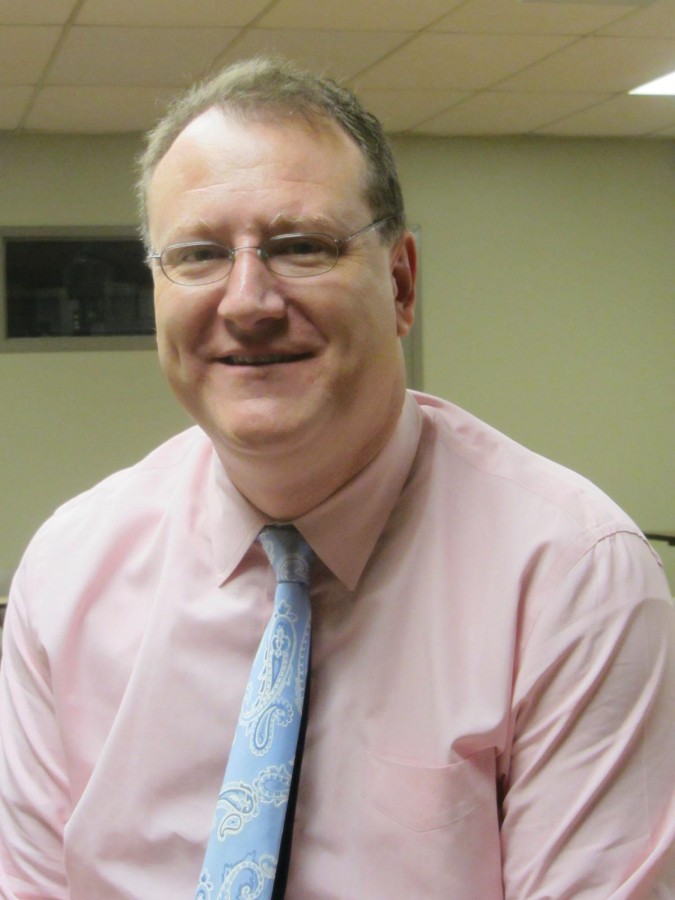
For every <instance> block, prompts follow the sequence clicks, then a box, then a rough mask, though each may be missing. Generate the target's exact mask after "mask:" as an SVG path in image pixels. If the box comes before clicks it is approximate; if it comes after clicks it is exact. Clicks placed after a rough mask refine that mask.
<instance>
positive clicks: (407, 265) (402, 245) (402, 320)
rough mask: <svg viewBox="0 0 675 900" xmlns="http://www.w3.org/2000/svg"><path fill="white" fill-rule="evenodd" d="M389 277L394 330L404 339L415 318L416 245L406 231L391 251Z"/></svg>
mask: <svg viewBox="0 0 675 900" xmlns="http://www.w3.org/2000/svg"><path fill="white" fill-rule="evenodd" d="M391 277H392V284H393V287H394V303H395V304H396V330H397V333H398V336H399V337H405V336H406V334H408V332H409V331H410V329H411V327H412V323H413V320H414V318H415V300H416V295H415V279H416V277H417V245H416V243H415V238H414V237H413V236H412V234H411V233H410V232H409V231H406V232H405V233H404V234H403V236H402V237H401V238H400V239H399V240H398V242H397V243H396V245H395V246H394V247H393V249H392V254H391Z"/></svg>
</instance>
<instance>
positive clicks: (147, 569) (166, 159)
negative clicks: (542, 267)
mask: <svg viewBox="0 0 675 900" xmlns="http://www.w3.org/2000/svg"><path fill="white" fill-rule="evenodd" d="M141 193H142V195H143V199H144V203H145V204H146V210H147V241H148V245H149V249H150V254H149V255H150V260H151V263H152V267H153V274H154V279H155V288H156V316H157V335H158V346H159V354H160V360H161V364H162V367H163V370H164V372H165V373H166V376H167V378H168V380H169V383H170V384H171V386H172V388H173V390H174V391H175V393H176V395H177V396H178V398H179V400H180V401H181V403H183V404H184V406H185V407H186V408H187V409H188V411H189V412H190V413H191V415H192V416H193V417H194V419H195V421H196V422H197V424H198V427H197V428H194V429H192V430H190V431H188V432H186V433H184V434H182V435H179V436H178V437H176V438H174V439H173V440H171V441H169V442H168V443H167V444H165V445H164V446H162V447H160V448H159V449H157V450H156V451H154V452H153V453H151V454H150V456H149V457H148V458H147V459H146V460H144V461H143V462H141V463H140V464H138V465H137V466H135V467H133V468H131V469H129V470H126V471H124V472H122V473H118V474H117V475H114V476H112V477H111V478H109V479H107V480H106V481H104V482H103V483H102V484H100V485H98V486H97V487H95V488H94V489H93V490H91V491H89V492H88V493H86V494H84V495H83V496H81V497H79V498H76V499H75V500H73V501H71V502H70V503H69V504H66V505H65V506H64V507H63V508H62V509H60V510H59V511H58V512H57V513H56V514H55V516H54V517H53V518H52V519H51V520H50V521H49V522H48V523H46V525H45V526H43V528H42V529H41V530H40V531H39V532H38V534H37V536H36V537H35V539H34V540H33V542H32V544H31V547H30V548H29V549H28V551H27V554H26V556H25V558H24V560H23V562H22V565H21V567H20V570H19V572H18V573H17V576H16V579H15V582H14V586H13V589H12V595H11V599H10V611H9V616H8V622H7V631H8V635H7V638H6V642H5V658H4V661H3V672H2V679H3V680H2V690H1V695H0V702H1V705H0V716H1V719H0V727H1V729H2V743H3V751H2V754H1V757H0V791H1V793H2V806H1V808H0V834H1V836H2V839H1V841H0V847H1V851H2V853H1V857H0V859H1V860H2V866H3V870H4V877H5V879H6V881H7V884H8V885H9V886H8V887H7V888H5V893H6V895H7V896H9V897H50V898H67V897H70V898H75V900H84V898H87V900H89V898H94V897H96V898H99V897H100V898H105V900H113V898H135V900H154V898H163V900H164V898H174V897H175V898H183V897H190V896H193V895H194V892H195V889H196V887H197V882H198V878H199V873H200V870H201V869H200V867H201V865H202V859H203V856H204V850H205V847H206V845H207V842H208V840H209V830H210V828H211V823H212V820H213V812H214V807H215V803H216V799H217V797H218V794H219V790H220V787H221V782H222V778H223V770H224V768H225V764H226V762H227V760H228V756H229V754H230V747H231V744H232V737H233V734H234V732H235V728H236V727H237V718H238V713H239V709H240V706H241V702H242V696H243V695H244V693H245V690H246V683H247V679H248V675H249V670H250V669H251V665H252V662H253V658H254V656H255V654H256V648H257V646H258V643H259V642H260V640H261V635H262V633H263V630H264V628H265V624H266V622H267V620H268V619H269V617H270V614H271V611H272V603H273V600H272V597H273V594H274V578H273V576H272V573H271V569H270V566H269V563H268V560H267V558H266V556H265V553H264V551H263V549H262V547H261V545H260V543H259V542H258V541H256V537H257V535H258V534H259V533H260V531H261V529H263V527H265V526H267V525H269V524H270V523H280V522H281V523H288V522H292V523H293V524H294V525H295V527H296V528H297V530H298V531H299V532H300V533H301V534H302V536H303V537H304V538H305V539H306V541H307V542H308V543H309V545H310V546H311V548H312V550H313V552H314V565H313V570H312V576H311V583H310V595H311V615H312V663H311V704H310V713H309V718H308V723H307V733H306V740H305V749H304V757H303V760H302V770H301V771H302V774H301V777H300V785H299V793H298V798H297V808H296V815H295V825H294V838H293V848H292V855H291V858H290V870H289V873H288V888H287V893H286V896H287V897H289V898H292V900H319V898H321V900H329V898H334V900H338V898H339V900H355V898H359V900H361V898H363V900H409V898H411V897H419V898H425V900H434V898H438V900H440V898H444V900H447V898H453V900H493V898H494V900H497V898H502V897H507V898H512V900H514V898H517V900H525V898H532V900H534V898H556V900H560V898H565V897H569V898H572V897H574V898H582V897H583V898H592V900H607V898H610V897H611V898H624V900H627V898H633V900H637V898H648V897H654V898H657V897H658V898H665V897H675V861H674V849H673V848H674V843H675V805H674V804H673V785H674V781H675V777H674V776H675V754H673V736H674V729H675V724H674V723H675V716H674V713H675V665H674V661H675V657H674V652H673V651H674V647H675V641H674V639H673V612H672V608H671V606H670V602H669V596H668V590H667V586H666V583H665V580H664V578H663V575H662V572H661V570H660V567H659V563H658V560H657V558H656V556H655V555H654V554H653V552H652V550H651V549H650V547H649V545H648V543H647V542H646V541H645V540H644V538H643V537H642V535H641V534H640V532H639V531H638V529H637V528H636V527H635V525H634V524H633V523H632V522H631V521H630V520H629V519H628V518H627V517H626V516H625V515H624V514H623V513H622V512H621V511H620V510H619V509H618V508H617V507H616V506H615V505H614V504H613V503H612V502H611V501H610V500H608V499H607V498H606V497H605V496H604V495H602V494H601V493H600V492H599V491H598V490H597V489H596V488H594V487H593V486H592V485H590V484H589V483H587V482H586V481H584V480H583V479H581V478H580V477H578V476H576V475H573V474H572V473H570V472H568V471H566V470H564V469H562V468H561V467H559V466H556V465H555V464H553V463H550V462H548V461H546V460H543V459H541V458H540V457H538V456H536V455H534V454H532V453H530V452H529V451H527V450H525V449H524V448H522V447H520V446H518V445H517V444H515V443H514V442H512V441H510V440H508V439H507V438H505V437H504V436H502V435H501V434H499V433H497V432H496V431H494V430H492V429H491V428H489V427H488V426H486V425H484V424H482V423H481V422H479V421H477V420H476V419H474V418H472V417H471V416H470V415H468V414H467V413H465V412H463V411H461V410H459V409H457V408H456V407H454V406H452V405H450V404H449V403H446V402H445V401H442V400H439V399H437V398H433V397H429V396H425V395H421V394H415V395H413V394H410V393H406V391H405V378H404V366H403V359H402V354H401V348H400V338H401V336H403V335H405V334H406V333H407V332H408V330H409V328H410V327H411V324H412V320H413V311H414V302H415V290H414V282H415V270H416V256H415V245H414V241H413V238H412V236H411V235H410V233H409V232H408V231H406V229H405V225H404V216H403V206H402V201H401V194H400V190H399V188H398V182H397V180H396V175H395V169H394V165H393V162H392V160H391V156H390V153H389V150H388V148H387V146H386V143H385V141H384V138H383V136H382V133H381V130H380V127H379V125H378V124H377V122H376V121H374V120H373V119H372V117H370V116H369V115H368V114H367V113H365V112H364V111H363V110H362V109H361V108H360V106H359V105H358V104H357V103H356V101H355V100H354V98H353V97H352V96H351V95H350V94H349V93H348V92H346V91H344V90H342V89H340V88H338V87H337V86H336V85H334V84H332V83H330V82H327V81H324V80H322V79H317V78H314V77H312V76H307V75H304V74H302V73H298V72H296V71H295V70H294V69H292V68H291V67H290V66H288V65H286V64H282V63H277V62H273V61H272V62H270V61H254V62H250V63H244V64H241V65H239V66H236V67H234V68H233V69H230V70H226V71H225V72H224V73H222V74H221V75H220V76H218V77H217V78H216V79H214V80H213V81H212V82H209V83H208V84H206V85H205V86H203V87H201V88H199V89H198V90H196V91H194V92H192V93H191V94H190V95H188V97H187V98H186V99H183V100H182V101H181V102H180V103H179V104H178V105H177V106H176V107H175V108H174V109H173V110H172V111H171V112H170V113H169V115H168V117H167V118H166V120H165V121H164V122H163V123H161V124H160V125H159V126H158V128H157V129H156V130H155V132H154V133H153V135H152V136H151V138H150V141H149V144H148V149H147V152H146V154H145V157H144V161H143V174H142V177H141ZM288 235H290V237H288ZM219 884H220V882H219V881H218V882H217V883H216V884H215V885H214V884H212V882H211V881H209V879H208V878H204V877H203V878H202V880H201V882H200V885H201V890H202V894H200V896H212V897H214V898H215V897H216V896H219V897H220V896H225V893H224V892H223V893H222V894H221V893H219V890H220V888H219ZM256 890H257V888H256ZM228 896H229V895H228ZM242 896H244V895H242ZM246 896H258V894H257V893H249V894H247V895H246ZM264 896H268V895H267V894H265V895H264Z"/></svg>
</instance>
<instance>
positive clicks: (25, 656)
mask: <svg viewBox="0 0 675 900" xmlns="http://www.w3.org/2000/svg"><path fill="white" fill-rule="evenodd" d="M20 581H21V577H20V575H18V576H17V578H16V579H15V582H14V585H13V588H12V591H11V593H10V599H9V605H8V608H7V617H6V621H5V629H4V632H5V633H4V636H3V639H4V646H3V656H2V665H1V666H0V736H1V740H0V885H2V889H3V892H2V893H0V896H2V897H3V898H5V897H7V898H8V900H14V898H15V897H21V898H31V897H32V898H44V897H49V898H50V900H67V898H68V887H67V883H66V876H65V872H64V865H63V830H64V826H65V822H66V819H67V815H68V813H67V810H68V808H69V801H68V785H67V779H66V777H65V766H64V761H63V752H62V747H61V740H60V736H59V731H58V727H57V723H56V716H55V710H54V703H53V698H52V692H51V689H50V680H49V669H48V665H47V663H46V660H45V658H44V656H43V654H41V652H40V649H39V645H38V643H37V641H35V640H34V637H33V633H32V630H31V627H30V625H29V623H28V621H27V616H26V609H25V603H24V597H23V595H22V591H21V587H20Z"/></svg>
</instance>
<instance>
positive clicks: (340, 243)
mask: <svg viewBox="0 0 675 900" xmlns="http://www.w3.org/2000/svg"><path fill="white" fill-rule="evenodd" d="M393 218H394V215H393V214H392V213H390V214H389V215H386V216H381V217H380V218H379V219H375V221H373V222H370V223H369V224H368V225H364V227H363V228H359V230H358V231H354V232H353V233H352V234H348V235H347V237H343V238H335V237H333V236H332V235H330V234H324V233H322V232H316V231H315V232H307V231H294V232H289V233H288V234H276V235H273V236H272V237H270V238H267V239H266V240H265V241H263V243H262V244H258V245H256V244H244V245H242V246H241V247H228V246H227V245H226V244H219V243H218V242H217V241H185V242H184V243H178V244H169V245H168V246H167V247H165V248H164V249H163V250H161V251H158V250H153V251H151V252H150V253H148V255H147V256H146V262H147V263H148V265H151V263H152V260H155V259H156V260H157V261H158V263H159V266H160V268H161V270H162V272H163V274H164V276H165V277H166V278H168V279H169V281H171V282H172V283H173V284H177V285H180V287H205V286H206V285H209V284H217V283H218V282H219V281H225V279H226V278H228V277H229V275H230V273H231V272H232V268H233V266H234V262H235V257H236V254H237V253H238V252H239V251H240V250H255V251H256V253H257V255H258V257H259V258H260V259H261V260H262V261H263V263H264V264H265V267H266V268H267V270H268V271H269V272H271V273H272V274H273V275H276V276H277V277H278V278H317V277H318V276H319V275H325V274H326V273H327V272H330V271H332V270H333V269H334V268H335V266H336V265H337V264H338V262H339V260H340V257H341V256H342V250H343V247H344V246H345V244H348V243H349V242H350V241H353V240H354V238H357V237H359V236H360V235H362V234H365V233H366V232H368V231H370V230H371V229H373V228H377V227H378V226H379V225H382V224H383V223H384V222H387V221H388V220H389V219H393ZM285 238H296V239H298V238H323V239H325V240H326V241H329V242H330V243H332V244H334V246H335V259H334V261H333V263H332V265H330V266H329V267H328V268H327V269H322V270H321V271H320V272H308V273H307V274H304V275H289V274H286V273H283V272H275V271H274V269H272V268H270V265H269V254H268V253H267V252H266V247H268V246H269V245H270V243H272V244H273V243H274V242H275V241H280V240H282V239H285ZM181 247H220V248H221V249H222V250H225V253H226V256H225V257H224V259H223V262H224V261H225V260H228V261H229V268H228V269H227V271H226V272H225V274H224V275H219V276H218V277H217V278H213V279H210V280H209V281H194V282H192V281H187V282H186V281H176V279H175V278H172V277H171V275H169V273H168V272H167V270H166V269H165V268H164V263H163V262H162V258H163V256H164V254H165V253H166V252H167V251H169V250H176V249H179V248H181Z"/></svg>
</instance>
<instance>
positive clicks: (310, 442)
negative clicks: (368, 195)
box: [148, 110, 415, 471]
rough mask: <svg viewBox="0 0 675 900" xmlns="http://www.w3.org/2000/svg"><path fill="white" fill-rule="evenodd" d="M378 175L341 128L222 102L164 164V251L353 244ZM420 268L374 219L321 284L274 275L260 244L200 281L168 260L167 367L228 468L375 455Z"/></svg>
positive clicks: (158, 196)
mask: <svg viewBox="0 0 675 900" xmlns="http://www.w3.org/2000/svg"><path fill="white" fill-rule="evenodd" d="M364 181H365V163H364V160H363V157H362V155H361V153H360V151H359V150H358V148H357V147H356V145H355V144H354V143H353V142H352V141H351V140H350V139H349V137H348V136H347V135H346V134H344V133H343V132H342V131H341V130H340V129H339V128H337V127H336V126H333V125H325V126H322V127H321V128H311V127H310V126H308V125H307V124H306V123H293V124H286V123H284V124H279V123H274V124H273V123H270V122H259V121H243V122H242V121H240V120H237V119H235V118H231V117H229V116H226V115H223V114H222V113H221V112H220V111H216V110H210V111H208V112H207V113H204V114H203V115H202V116H200V117H199V118H198V119H196V120H195V121H194V122H192V123H191V124H190V125H189V126H188V127H187V128H186V129H185V131H183V132H182V134H181V135H180V136H179V137H178V138H177V140H176V141H175V142H174V144H173V145H172V147H171V148H170V149H169V151H168V152H167V154H166V156H165V157H164V158H163V159H162V160H161V162H160V163H159V165H158V167H157V169H156V171H155V174H154V176H153V179H152V183H151V186H150V191H149V197H148V209H149V226H150V235H151V239H152V242H153V246H154V247H155V248H156V249H157V250H160V251H161V250H163V249H164V248H165V247H166V246H167V245H169V244H174V243H181V242H187V241H192V240H211V241H216V242H218V243H220V244H224V245H227V246H230V247H250V246H257V245H258V244H259V243H260V242H261V241H262V240H264V239H265V238H268V237H271V236H274V235H276V234H281V233H288V232H299V231H301V232H322V233H325V234H329V235H331V236H333V237H336V238H342V237H345V236H346V235H349V234H351V233H353V232H355V231H357V230H358V229H360V228H363V227H364V226H365V225H368V223H369V222H371V221H372V219H373V218H374V216H373V215H372V212H371V210H370V209H369V207H368V205H367V204H366V202H365V200H364ZM414 266H415V251H414V244H413V242H412V238H411V237H410V236H409V235H406V236H404V238H402V239H401V240H400V241H398V242H397V244H396V246H394V247H391V246H387V245H385V244H384V243H383V242H382V239H381V238H380V236H379V234H378V233H377V230H376V229H374V230H372V231H369V232H366V233H365V234H363V235H361V236H359V237H357V238H355V239H354V240H353V241H351V242H350V243H348V244H347V245H346V246H345V252H344V254H343V255H342V256H341V257H340V259H339V260H338V263H337V265H336V266H335V268H334V269H332V270H331V271H330V272H326V273H324V274H322V275H318V276H312V277H309V278H287V277H281V276H279V275H275V274H273V273H272V272H270V271H269V270H268V269H267V268H266V266H265V264H264V262H263V260H262V259H260V257H259V256H258V255H257V254H256V253H255V252H254V251H252V250H243V251H240V252H238V253H237V255H236V259H235V262H234V266H233V268H232V270H231V272H230V274H229V275H228V277H227V278H226V279H225V280H222V281H220V282H217V283H215V284H209V285H203V286H199V287H195V286H192V287H185V286H180V285H177V284H174V283H173V282H171V281H169V279H168V278H166V277H165V275H164V274H163V273H162V271H161V269H160V268H159V266H156V267H155V270H154V277H155V303H156V317H157V337H158V345H159V354H160V362H161V365H162V368H163V370H164V372H165V374H166V376H167V378H168V380H169V382H170V384H171V386H172V387H173V389H174V391H175V392H176V394H177V396H178V398H179V399H180V400H181V402H182V403H183V405H184V406H185V407H186V408H187V410H188V411H189V413H190V414H191V415H192V417H193V418H194V419H195V420H196V421H197V422H198V423H199V424H200V425H201V426H202V428H203V429H204V430H205V431H206V432H207V434H209V436H210V437H211V438H212V440H213V441H214V444H215V446H216V448H217V450H218V452H219V455H220V456H221V458H222V459H223V462H224V463H225V465H226V467H227V464H228V460H229V461H231V460H233V459H235V458H236V459H238V460H239V461H241V459H245V458H247V457H248V458H254V457H258V458H260V459H261V460H269V459H271V458H273V457H274V456H275V455H288V454H295V456H296V458H297V463H298V465H299V466H306V465H309V464H311V459H312V457H311V456H310V455H308V454H310V453H324V454H326V453H327V454H331V453H332V454H338V453H339V454H343V455H344V454H352V455H353V456H354V460H355V468H354V471H357V470H358V467H360V465H362V464H365V463H366V462H368V460H369V458H370V457H372V456H373V454H374V452H376V451H377V450H378V449H379V446H381V444H382V443H383V442H384V440H386V438H387V436H388V435H389V433H390V432H391V430H392V429H393V426H394V424H395V421H396V419H397V417H398V414H399V411H400V406H401V403H402V398H403V390H404V371H403V362H402V356H401V351H400V342H399V340H398V338H399V336H401V335H403V334H405V333H407V331H408V329H409V327H410V325H411V322H412V309H413V304H414V289H413V281H414ZM310 448H311V449H310ZM302 451H305V453H304V455H303V453H302Z"/></svg>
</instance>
